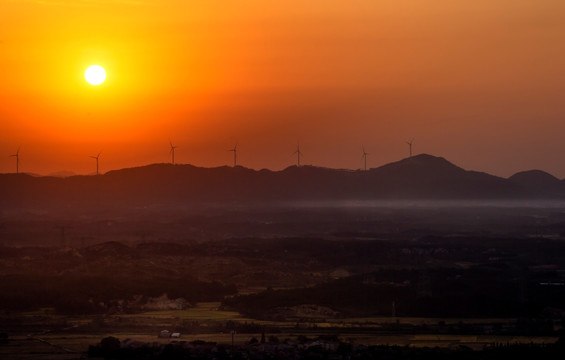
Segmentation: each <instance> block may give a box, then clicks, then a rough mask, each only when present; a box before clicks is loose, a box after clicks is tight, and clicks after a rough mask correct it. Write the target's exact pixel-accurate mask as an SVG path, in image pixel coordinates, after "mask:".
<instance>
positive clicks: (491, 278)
mask: <svg viewBox="0 0 565 360" xmlns="http://www.w3.org/2000/svg"><path fill="white" fill-rule="evenodd" d="M536 280H537V279H536V278H533V277H531V275H530V274H521V275H520V274H514V273H512V272H510V271H500V270H496V269H494V270H493V269H470V270H454V269H434V270H427V271H419V270H383V271H379V272H375V273H372V274H366V275H363V276H353V277H349V278H345V279H340V280H335V281H332V282H329V283H325V284H321V285H317V286H313V287H308V288H296V289H285V290H267V291H263V292H260V293H256V294H249V295H239V296H235V297H232V298H226V299H224V300H223V305H224V306H226V307H231V308H234V309H237V310H238V311H240V312H242V313H244V314H247V315H249V316H253V317H257V318H270V319H276V318H277V308H279V307H292V306H297V305H301V304H316V305H320V306H326V307H329V308H331V309H333V310H335V311H338V312H339V313H340V314H341V315H342V316H392V315H393V312H394V314H395V315H397V316H415V317H518V316H542V315H543V311H544V309H545V308H557V309H564V308H565V305H564V304H565V287H563V286H541V285H540V284H539V283H538V282H537V281H536ZM393 304H394V305H393Z"/></svg>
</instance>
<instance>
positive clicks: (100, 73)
mask: <svg viewBox="0 0 565 360" xmlns="http://www.w3.org/2000/svg"><path fill="white" fill-rule="evenodd" d="M84 77H85V78H86V81H87V82H88V83H89V84H90V85H100V84H102V83H103V82H104V80H106V71H105V70H104V68H103V67H102V66H99V65H92V66H89V67H88V69H86V71H85V72H84Z"/></svg>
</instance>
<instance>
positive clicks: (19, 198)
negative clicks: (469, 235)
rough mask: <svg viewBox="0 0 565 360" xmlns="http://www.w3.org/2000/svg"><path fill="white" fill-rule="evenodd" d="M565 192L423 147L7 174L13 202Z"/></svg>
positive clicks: (2, 190) (535, 178)
mask: <svg viewBox="0 0 565 360" xmlns="http://www.w3.org/2000/svg"><path fill="white" fill-rule="evenodd" d="M533 198H544V199H547V198H565V184H564V183H562V182H561V181H559V180H558V179H556V178H554V177H553V176H551V175H549V174H547V173H543V172H540V171H529V172H523V173H518V174H516V175H514V176H512V177H511V178H509V179H504V178H501V177H497V176H493V175H489V174H486V173H482V172H476V171H467V170H464V169H462V168H460V167H458V166H455V165H454V164H452V163H450V162H449V161H447V160H445V159H444V158H441V157H436V156H431V155H426V154H422V155H417V156H413V157H411V158H407V159H403V160H401V161H398V162H394V163H390V164H387V165H384V166H382V167H379V168H375V169H370V170H369V171H360V170H356V171H353V170H340V169H330V168H321V167H314V166H302V167H296V166H291V167H288V168H286V169H284V170H282V171H270V170H265V169H264V170H259V171H256V170H252V169H247V168H244V167H241V166H237V167H235V168H232V167H227V166H222V167H215V168H201V167H196V166H193V165H171V164H152V165H147V166H142V167H136V168H127V169H121V170H114V171H109V172H108V173H106V174H104V175H99V176H71V177H65V178H56V177H32V176H29V175H26V174H18V175H16V174H1V175H0V205H1V206H2V208H1V209H8V207H10V206H13V207H30V208H33V207H38V206H39V207H41V206H48V207H54V206H55V207H59V208H61V209H72V208H74V207H76V206H88V207H97V206H98V207H104V206H118V205H121V206H132V207H136V206H167V207H170V206H174V205H175V204H178V205H186V204H198V203H242V202H263V203H266V204H270V203H272V202H279V201H309V200H318V201H326V200H373V199H375V200H376V199H427V200H434V199H533Z"/></svg>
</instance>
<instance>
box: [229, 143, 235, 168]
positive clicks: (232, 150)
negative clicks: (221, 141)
mask: <svg viewBox="0 0 565 360" xmlns="http://www.w3.org/2000/svg"><path fill="white" fill-rule="evenodd" d="M228 151H233V167H236V165H237V143H235V146H234V147H233V149H229V150H228Z"/></svg>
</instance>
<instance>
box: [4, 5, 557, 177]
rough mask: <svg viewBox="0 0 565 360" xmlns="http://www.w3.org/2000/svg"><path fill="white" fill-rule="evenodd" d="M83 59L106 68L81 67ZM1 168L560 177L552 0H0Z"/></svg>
mask: <svg viewBox="0 0 565 360" xmlns="http://www.w3.org/2000/svg"><path fill="white" fill-rule="evenodd" d="M91 64H98V65H101V66H103V67H104V68H105V69H106V72H107V76H108V77H107V80H106V82H105V83H104V84H102V85H100V86H97V87H95V86H92V85H89V84H88V83H86V81H85V80H84V71H85V69H86V68H87V67H88V66H89V65H91ZM0 80H1V83H0V172H11V171H14V169H15V160H14V158H10V157H9V155H10V154H13V153H14V152H15V151H16V150H17V148H18V146H21V150H20V154H21V169H22V171H28V172H35V173H42V174H46V173H49V172H53V171H58V170H70V171H74V172H77V173H90V172H93V171H95V161H94V160H93V159H90V158H89V157H88V156H90V155H96V154H97V153H98V152H99V151H100V150H102V156H101V158H100V167H101V171H103V172H106V171H108V170H111V169H116V168H122V167H129V166H137V165H144V164H148V163H153V162H166V161H169V159H170V157H169V140H171V141H173V143H174V144H175V145H177V146H178V148H177V150H176V154H175V158H176V161H177V162H180V163H191V164H195V165H199V166H217V165H224V164H231V161H232V154H231V153H230V152H228V151H227V150H228V149H229V148H231V147H233V146H234V144H235V143H236V142H238V143H239V147H238V148H239V151H238V159H239V160H240V161H239V162H240V164H241V165H244V166H247V167H252V168H256V169H259V168H271V169H281V168H284V167H286V166H288V165H291V164H293V163H294V162H295V157H294V156H292V153H293V152H294V150H295V148H296V144H297V142H298V141H300V144H301V149H302V151H303V153H304V158H303V162H304V163H306V164H313V165H319V166H329V167H340V168H351V169H356V168H360V167H362V151H361V146H362V144H364V146H365V148H366V150H367V152H369V153H370V155H369V157H368V165H369V166H370V167H377V166H380V165H383V164H384V163H387V162H390V161H395V160H399V159H401V158H403V157H406V156H407V155H408V146H407V145H406V143H405V142H406V141H407V140H410V139H411V138H415V141H414V150H415V152H416V153H421V152H425V153H429V154H432V155H437V156H443V157H445V158H447V159H448V160H450V161H452V162H454V163H455V164H457V165H460V166H462V167H464V168H466V169H473V170H480V171H486V172H489V173H492V174H496V175H501V176H509V175H511V174H513V173H514V172H516V171H519V170H527V169H532V168H538V169H541V170H545V171H548V172H550V173H552V174H554V175H556V176H558V177H560V178H564V177H565V141H563V137H564V136H565V1H563V0H537V1H533V0H532V1H523V0H457V1H453V0H426V1H422V0H348V1H345V0H308V1H305V0H269V1H265V0H256V1H251V0H200V1H199V0H159V1H158V0H155V1H149V0H146V1H144V0H139V1H135V0H123V1H110V0H53V1H50V0H43V1H39V0H37V1H33V0H27V1H26V0H0Z"/></svg>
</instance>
